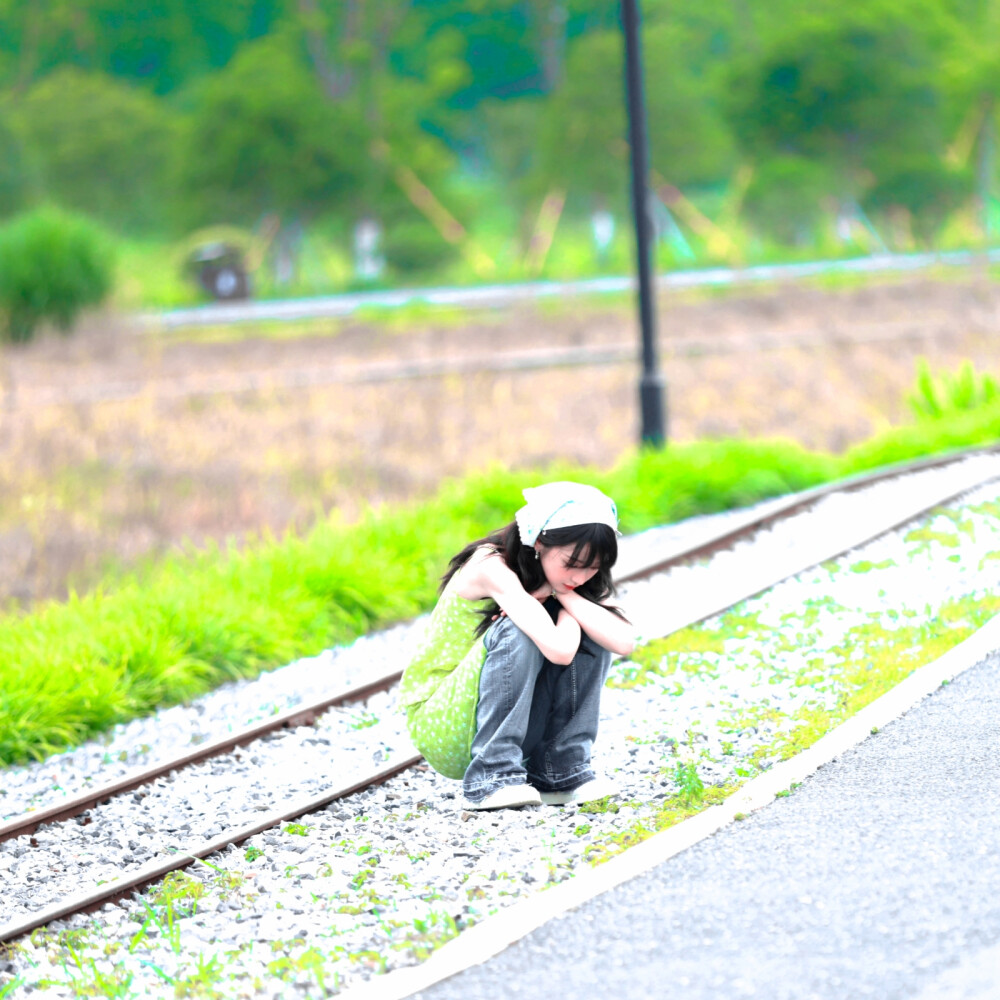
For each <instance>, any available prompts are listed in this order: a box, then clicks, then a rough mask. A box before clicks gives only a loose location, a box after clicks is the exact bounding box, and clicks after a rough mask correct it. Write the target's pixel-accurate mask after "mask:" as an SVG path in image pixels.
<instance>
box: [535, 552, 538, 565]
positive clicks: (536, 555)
mask: <svg viewBox="0 0 1000 1000" xmlns="http://www.w3.org/2000/svg"><path fill="white" fill-rule="evenodd" d="M537 561H538V549H535V562H537Z"/></svg>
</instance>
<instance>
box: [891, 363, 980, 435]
mask: <svg viewBox="0 0 1000 1000" xmlns="http://www.w3.org/2000/svg"><path fill="white" fill-rule="evenodd" d="M998 399H1000V386H998V385H997V381H996V379H995V378H993V377H992V376H991V375H982V374H979V373H978V372H976V370H975V369H974V368H973V367H972V362H971V361H966V362H963V364H962V365H961V366H960V367H959V369H958V371H957V372H956V373H955V374H954V375H949V374H948V373H947V372H944V373H942V374H941V375H938V376H936V377H935V376H934V375H933V374H932V373H931V369H930V365H929V364H928V363H927V359H926V358H921V359H920V360H919V361H918V362H917V385H916V390H915V391H914V392H911V393H910V394H909V395H908V396H907V397H906V401H907V403H909V406H910V409H911V410H912V411H913V415H914V416H915V417H916V418H917V419H918V420H920V419H924V418H927V417H930V418H932V419H936V418H938V417H944V416H947V415H948V414H955V413H965V412H969V411H972V410H978V409H981V408H983V407H985V406H989V405H990V404H991V403H995V402H997V400H998Z"/></svg>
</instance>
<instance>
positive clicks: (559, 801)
mask: <svg viewBox="0 0 1000 1000" xmlns="http://www.w3.org/2000/svg"><path fill="white" fill-rule="evenodd" d="M617 794H618V788H617V786H616V785H615V783H614V782H613V781H611V780H610V779H609V778H592V779H591V780H590V781H586V782H584V783H583V784H582V785H579V786H577V787H576V788H571V789H569V790H568V791H565V792H542V793H541V797H542V802H544V803H545V804H546V805H547V806H565V805H569V803H571V802H593V801H594V800H595V799H604V798H607V797H608V796H610V795H617Z"/></svg>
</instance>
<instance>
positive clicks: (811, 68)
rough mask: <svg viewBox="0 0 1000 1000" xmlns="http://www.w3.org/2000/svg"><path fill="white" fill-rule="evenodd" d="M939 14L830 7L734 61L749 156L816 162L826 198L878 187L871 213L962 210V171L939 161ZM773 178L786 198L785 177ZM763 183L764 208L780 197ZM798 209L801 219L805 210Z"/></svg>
mask: <svg viewBox="0 0 1000 1000" xmlns="http://www.w3.org/2000/svg"><path fill="white" fill-rule="evenodd" d="M938 8H939V5H935V4H933V3H929V2H925V0H874V2H870V3H866V4H864V5H852V6H850V7H848V8H829V9H821V10H820V11H811V12H810V16H809V17H805V16H803V17H801V18H798V19H796V20H795V21H794V22H793V23H791V24H790V25H787V26H786V27H785V28H784V29H783V30H780V31H776V33H775V34H774V35H772V36H769V37H766V38H764V39H763V40H762V44H761V47H760V48H759V49H758V50H757V51H754V52H751V53H748V54H744V55H743V56H741V57H740V58H738V59H737V60H736V62H735V64H734V67H733V71H732V77H731V84H730V86H729V88H728V94H727V97H726V101H725V107H726V112H727V115H728V119H729V123H730V125H731V127H732V130H733V133H734V135H735V136H736V138H737V141H738V142H739V144H740V147H741V149H742V150H743V153H744V155H746V156H747V157H750V158H751V159H752V160H753V161H755V162H757V163H758V164H760V163H764V162H766V161H767V160H769V159H773V158H783V162H784V163H786V164H792V163H795V162H798V163H800V164H802V163H803V162H805V161H809V162H812V163H814V164H816V166H817V168H818V169H821V170H824V171H825V172H826V175H827V176H828V177H829V178H830V183H831V188H830V190H829V191H828V192H827V194H828V195H829V196H830V197H833V198H835V199H840V200H844V201H852V200H857V199H860V198H862V197H863V196H864V194H865V192H866V191H869V190H870V191H872V197H871V199H869V204H870V205H872V206H873V207H874V206H878V207H885V206H887V205H888V204H890V203H893V204H899V205H902V206H903V207H906V208H909V209H911V210H913V211H918V210H919V211H922V212H929V211H930V210H931V209H932V208H933V206H934V204H935V202H936V201H937V202H941V203H942V204H943V203H944V202H945V201H947V203H948V206H949V207H953V205H954V203H955V198H956V196H959V195H960V189H961V185H962V177H961V175H959V174H955V173H953V172H950V171H949V170H947V169H944V168H942V169H936V168H932V166H931V164H932V163H933V162H934V161H940V160H942V158H943V157H944V155H945V149H946V141H945V140H946V124H947V107H946V103H945V100H944V98H943V95H942V94H941V93H940V91H939V89H938V88H937V86H936V85H937V81H938V79H939V76H940V72H941V60H942V44H943V43H942V39H943V37H944V29H943V27H942V25H943V21H942V19H941V18H940V17H937V16H935V11H936V10H938ZM764 173H765V175H768V176H773V179H774V182H775V184H776V185H777V191H776V194H780V190H781V187H782V185H784V184H785V183H786V182H787V172H785V171H783V170H779V169H776V168H775V169H772V168H770V167H768V168H766V169H765V170H764ZM799 175H800V179H803V180H804V176H805V175H804V174H803V173H802V171H801V170H800V171H799ZM815 176H817V177H818V176H819V174H818V173H817V174H816V175H815ZM904 176H905V180H904ZM807 186H808V185H806V186H803V185H800V189H801V190H802V191H805V189H806V187H807ZM763 188H764V185H763V184H762V183H758V184H757V187H756V194H757V197H758V198H759V199H760V200H761V203H762V204H763V203H764V202H766V201H768V200H769V199H770V200H772V201H773V198H771V196H770V195H769V194H767V193H766V192H765V191H764V189H763ZM798 210H799V215H800V217H802V210H803V206H802V205H799V206H798ZM941 214H942V213H941V212H936V213H935V215H934V220H933V222H931V220H930V216H928V227H929V228H936V225H937V224H938V223H939V222H940V218H941Z"/></svg>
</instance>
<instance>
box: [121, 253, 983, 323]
mask: <svg viewBox="0 0 1000 1000" xmlns="http://www.w3.org/2000/svg"><path fill="white" fill-rule="evenodd" d="M986 256H987V257H988V259H989V260H990V262H991V263H995V262H996V261H997V260H1000V250H991V251H989V253H988V254H987V255H986ZM982 259H983V255H982V254H976V253H972V252H970V251H967V250H956V251H950V252H948V253H912V254H877V255H874V256H871V257H855V258H851V259H848V260H819V261H807V262H802V263H797V264H761V265H758V266H756V267H745V268H732V267H712V268H702V269H699V270H692V271H672V272H670V273H669V274H663V275H660V277H659V278H658V279H657V286H658V287H659V288H661V289H663V290H667V289H671V288H697V287H702V286H720V285H737V284H747V283H753V282H758V281H791V280H795V279H798V278H808V277H814V276H815V275H818V274H836V273H852V274H875V273H878V272H882V271H919V270H923V269H926V268H928V267H934V266H936V265H939V264H946V265H949V266H954V267H964V266H968V265H970V264H973V263H975V262H976V261H979V260H982ZM634 287H635V279H634V278H632V277H607V278H589V279H584V280H580V281H530V282H520V283H514V282H512V283H510V284H504V285H478V286H470V287H463V288H400V289H387V290H385V291H377V292H354V293H346V294H343V295H324V296H316V297H314V298H305V299H276V300H271V301H267V302H236V303H226V304H222V303H220V304H216V305H204V306H194V307H191V308H188V309H171V310H169V311H166V312H155V313H146V314H145V315H143V316H141V317H140V319H142V320H143V321H144V322H145V323H148V324H150V325H152V326H155V327H166V328H168V329H173V328H175V327H182V326H203V325H205V324H213V325H214V324H224V323H243V322H247V321H248V320H301V319H316V318H320V317H324V316H349V315H351V314H352V313H355V312H357V311H358V310H359V309H364V308H378V309H396V308H399V307H401V306H405V305H409V304H410V303H413V302H426V303H429V304H431V305H453V306H454V305H462V306H484V307H490V306H501V305H511V304H513V303H515V302H522V301H525V300H533V299H542V298H552V297H553V296H560V297H562V296H570V295H595V294H606V293H608V292H623V291H628V290H629V289H631V288H634Z"/></svg>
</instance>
